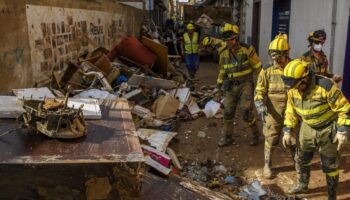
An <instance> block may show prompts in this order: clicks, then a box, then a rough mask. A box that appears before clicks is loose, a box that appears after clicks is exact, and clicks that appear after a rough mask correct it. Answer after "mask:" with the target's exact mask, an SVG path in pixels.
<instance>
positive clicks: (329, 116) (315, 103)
mask: <svg viewBox="0 0 350 200" xmlns="http://www.w3.org/2000/svg"><path fill="white" fill-rule="evenodd" d="M310 78H311V83H310V84H309V86H308V88H307V89H306V91H305V92H304V93H303V94H301V93H300V92H299V91H298V89H296V88H295V89H291V90H289V91H288V101H287V108H286V113H285V120H284V125H285V126H286V127H287V128H294V127H295V126H296V125H297V123H298V116H299V117H300V118H301V120H303V122H305V123H306V124H308V125H309V126H311V127H313V128H320V127H323V126H325V125H327V124H329V123H331V122H332V121H334V120H336V121H337V125H338V126H350V104H349V102H348V100H347V99H346V98H345V97H344V95H343V93H342V92H341V90H339V88H338V86H337V84H336V83H334V82H333V81H332V80H331V79H329V78H327V77H324V76H320V75H313V74H312V75H311V76H310Z"/></svg>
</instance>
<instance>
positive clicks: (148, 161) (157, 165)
mask: <svg viewBox="0 0 350 200" xmlns="http://www.w3.org/2000/svg"><path fill="white" fill-rule="evenodd" d="M145 162H146V164H147V165H149V166H151V167H153V168H154V169H156V170H158V171H159V172H161V173H163V174H165V175H169V173H170V172H171V169H169V168H167V167H164V166H163V165H162V164H160V163H159V162H157V161H155V160H153V159H152V158H151V157H150V156H145Z"/></svg>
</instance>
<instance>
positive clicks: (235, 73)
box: [217, 43, 261, 84]
mask: <svg viewBox="0 0 350 200" xmlns="http://www.w3.org/2000/svg"><path fill="white" fill-rule="evenodd" d="M219 64H220V71H219V75H218V79H217V83H218V84H222V83H223V82H224V80H225V78H229V79H231V80H235V79H236V78H238V77H239V78H251V77H252V74H253V70H256V71H259V70H260V69H261V61H260V58H259V57H258V55H257V54H256V52H255V49H254V47H253V46H249V45H247V44H244V43H239V44H238V48H237V50H236V52H235V55H233V54H232V53H231V49H229V48H227V47H226V48H225V49H224V50H222V52H221V53H220V61H219Z"/></svg>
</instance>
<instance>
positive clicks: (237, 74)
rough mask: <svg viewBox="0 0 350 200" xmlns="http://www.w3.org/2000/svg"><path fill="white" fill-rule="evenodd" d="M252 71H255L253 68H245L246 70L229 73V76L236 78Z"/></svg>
mask: <svg viewBox="0 0 350 200" xmlns="http://www.w3.org/2000/svg"><path fill="white" fill-rule="evenodd" d="M252 71H253V69H252V68H249V69H247V70H244V71H240V72H235V73H229V74H227V75H228V77H229V78H236V77H240V76H244V75H248V74H250V73H252Z"/></svg>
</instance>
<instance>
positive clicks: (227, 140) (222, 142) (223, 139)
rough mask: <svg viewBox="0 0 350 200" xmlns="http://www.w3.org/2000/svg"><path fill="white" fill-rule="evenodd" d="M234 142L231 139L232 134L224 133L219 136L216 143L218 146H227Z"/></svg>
mask: <svg viewBox="0 0 350 200" xmlns="http://www.w3.org/2000/svg"><path fill="white" fill-rule="evenodd" d="M233 143H234V140H233V139H232V135H224V136H223V137H221V138H220V141H219V143H218V146H219V147H225V146H229V145H231V144H233Z"/></svg>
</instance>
